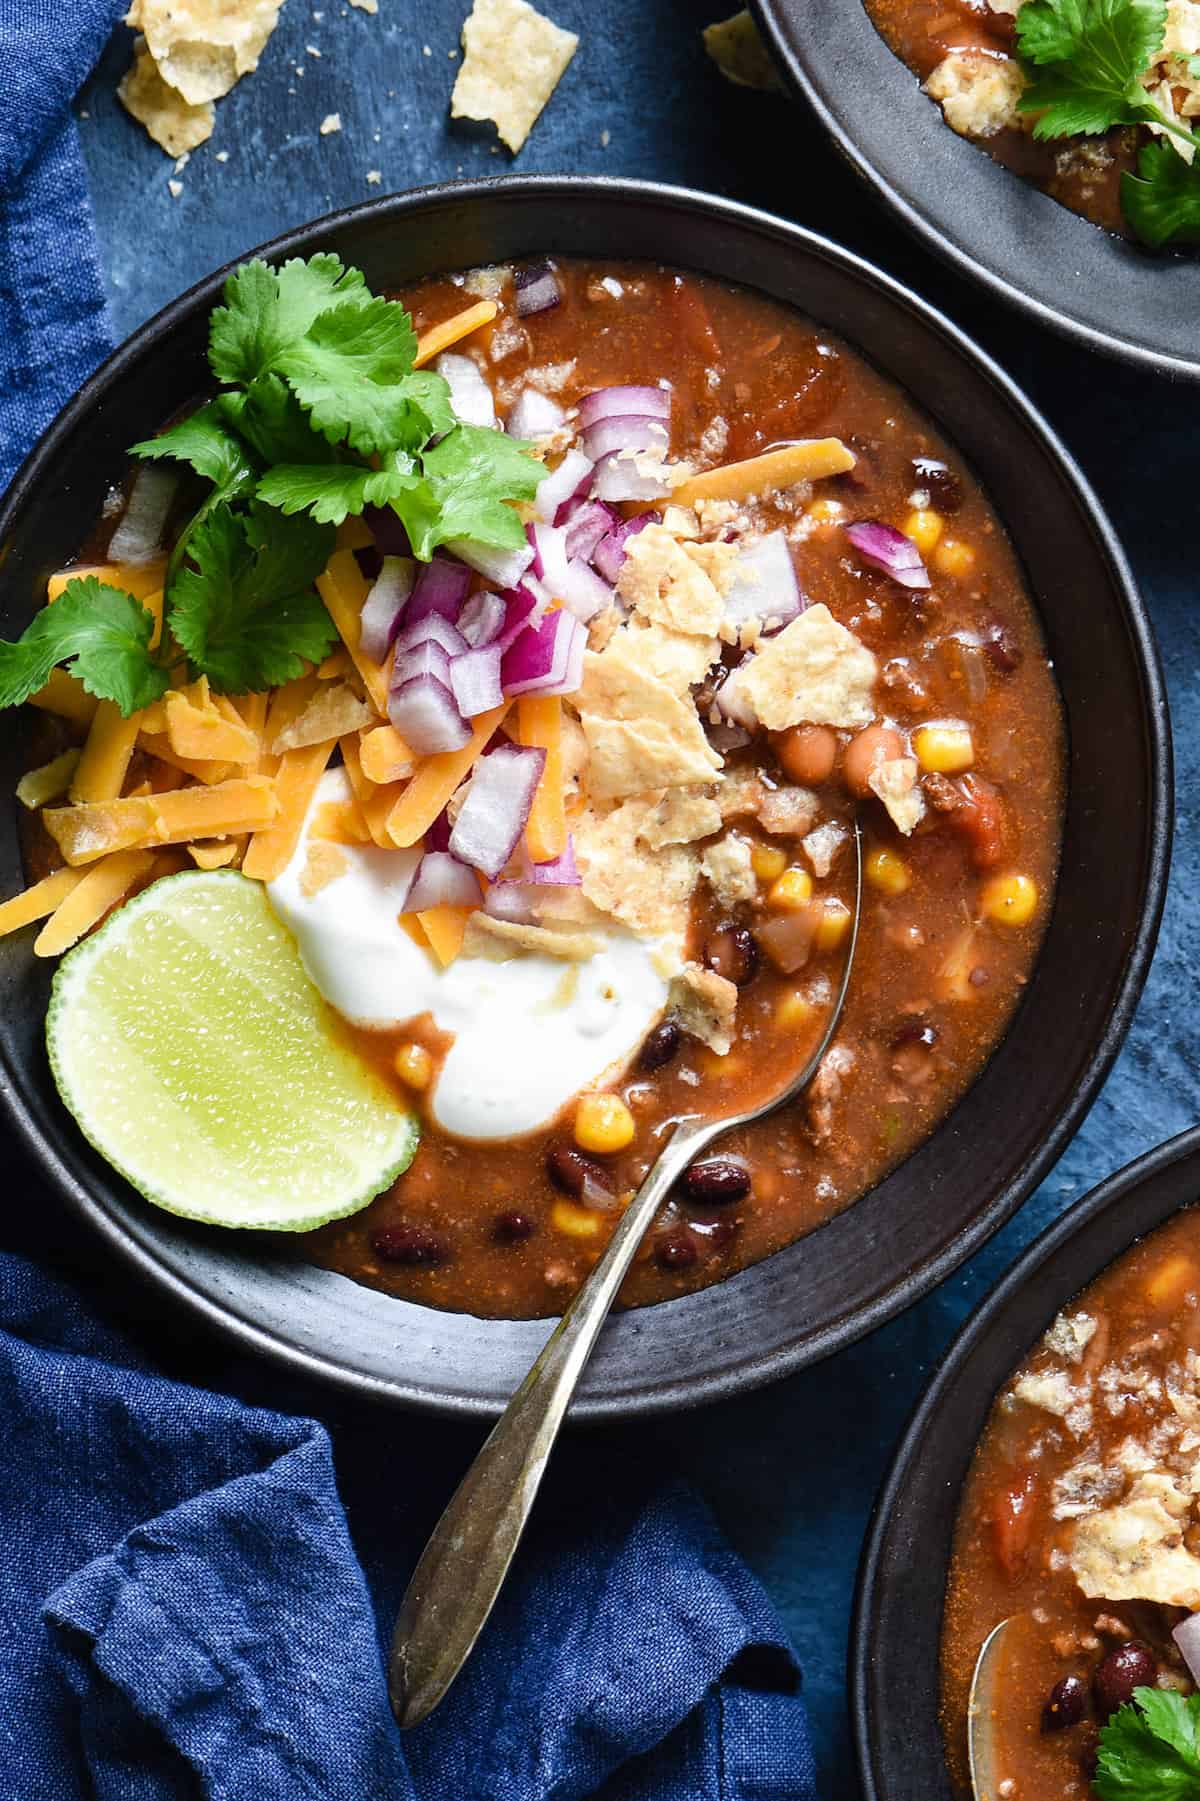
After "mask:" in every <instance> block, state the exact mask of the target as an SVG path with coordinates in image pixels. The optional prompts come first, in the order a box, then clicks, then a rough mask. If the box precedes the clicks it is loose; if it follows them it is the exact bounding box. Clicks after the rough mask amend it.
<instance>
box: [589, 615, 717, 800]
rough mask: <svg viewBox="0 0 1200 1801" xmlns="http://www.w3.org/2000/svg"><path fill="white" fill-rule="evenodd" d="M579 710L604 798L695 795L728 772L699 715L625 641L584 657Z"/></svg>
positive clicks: (597, 790) (596, 790)
mask: <svg viewBox="0 0 1200 1801" xmlns="http://www.w3.org/2000/svg"><path fill="white" fill-rule="evenodd" d="M578 704H579V719H580V724H581V725H582V726H583V731H584V736H585V737H586V739H587V743H588V750H589V753H590V756H591V762H590V766H589V771H588V781H589V786H590V788H591V791H592V793H593V794H594V795H596V796H597V798H600V799H615V798H617V797H619V796H622V795H628V794H644V793H646V792H648V791H649V790H651V789H655V788H692V787H695V786H696V785H697V784H699V783H705V782H711V781H712V779H713V776H714V775H715V774H716V772H717V770H719V769H720V768H721V767H722V763H721V758H720V757H719V756H718V755H717V753H716V751H714V750H713V748H712V746H711V745H710V744H709V742H708V739H707V738H706V737H705V735H704V728H703V727H702V726H701V724H700V720H699V717H698V716H697V713H696V709H695V707H694V706H692V704H691V702H690V701H688V700H685V699H684V698H683V697H682V696H681V695H679V694H677V693H673V692H672V690H671V689H670V688H669V687H668V686H667V684H666V683H665V682H663V681H660V680H659V679H658V677H657V676H656V675H652V674H651V673H650V672H649V671H648V670H647V669H645V668H643V667H640V666H639V664H638V662H637V660H636V653H633V652H631V649H630V643H629V641H628V640H625V641H622V634H621V633H618V634H617V636H616V637H614V639H613V640H612V643H611V644H610V645H609V647H608V649H607V650H605V651H603V652H601V653H600V654H599V655H597V653H596V652H595V651H587V652H586V653H585V655H584V676H583V687H582V688H581V690H580V694H579V703H578Z"/></svg>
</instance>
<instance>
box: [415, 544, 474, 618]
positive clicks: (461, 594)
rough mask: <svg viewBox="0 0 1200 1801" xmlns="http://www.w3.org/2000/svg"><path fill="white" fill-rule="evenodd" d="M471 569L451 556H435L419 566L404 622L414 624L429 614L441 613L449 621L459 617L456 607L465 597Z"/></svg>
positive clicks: (459, 605) (469, 583) (457, 607)
mask: <svg viewBox="0 0 1200 1801" xmlns="http://www.w3.org/2000/svg"><path fill="white" fill-rule="evenodd" d="M470 586H471V572H470V570H469V569H467V568H464V566H463V564H462V563H456V562H453V561H452V560H451V558H450V557H443V556H436V557H434V558H433V560H432V561H431V562H428V563H424V564H422V566H421V571H420V574H419V575H418V576H417V585H416V587H415V588H414V589H413V591H412V598H411V599H410V601H409V603H408V611H407V613H406V615H405V623H406V624H411V625H415V624H416V622H417V621H418V620H419V619H424V618H426V617H427V616H428V615H429V614H430V613H440V614H441V616H442V618H443V619H449V620H450V621H451V623H453V621H454V620H456V619H457V618H458V613H459V608H460V607H461V606H462V603H463V601H464V600H465V599H466V598H467V589H468V588H469V587H470Z"/></svg>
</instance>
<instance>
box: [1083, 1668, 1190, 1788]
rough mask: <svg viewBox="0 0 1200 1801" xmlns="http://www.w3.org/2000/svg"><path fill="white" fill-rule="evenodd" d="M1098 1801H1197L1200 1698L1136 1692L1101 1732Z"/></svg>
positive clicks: (1155, 1691)
mask: <svg viewBox="0 0 1200 1801" xmlns="http://www.w3.org/2000/svg"><path fill="white" fill-rule="evenodd" d="M1092 1787H1093V1788H1094V1789H1095V1791H1096V1793H1097V1794H1098V1795H1099V1796H1100V1801H1200V1695H1189V1696H1188V1697H1187V1699H1186V1700H1185V1699H1184V1697H1183V1696H1182V1695H1177V1694H1175V1693H1173V1692H1172V1691H1171V1690H1169V1689H1158V1688H1135V1689H1134V1691H1133V1704H1130V1705H1126V1706H1125V1707H1120V1708H1118V1709H1117V1711H1116V1713H1115V1714H1113V1715H1112V1717H1111V1719H1110V1720H1109V1722H1108V1724H1107V1725H1106V1726H1104V1727H1102V1729H1101V1732H1100V1756H1099V1762H1098V1764H1097V1767H1096V1774H1095V1776H1094V1777H1093V1778H1092Z"/></svg>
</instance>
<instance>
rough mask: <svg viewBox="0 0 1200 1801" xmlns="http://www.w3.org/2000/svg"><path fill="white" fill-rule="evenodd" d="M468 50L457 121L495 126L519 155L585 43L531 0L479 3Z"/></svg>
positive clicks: (466, 34)
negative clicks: (580, 42)
mask: <svg viewBox="0 0 1200 1801" xmlns="http://www.w3.org/2000/svg"><path fill="white" fill-rule="evenodd" d="M462 47H463V52H464V55H463V64H462V67H461V68H460V70H459V72H458V77H457V79H456V81H455V83H454V92H453V94H452V95H451V97H450V112H451V116H452V117H453V118H456V119H477V120H480V121H483V120H490V121H491V122H492V123H493V124H494V125H495V126H496V129H497V130H498V132H499V133H500V137H501V140H502V141H503V142H504V143H505V144H506V145H507V146H508V148H509V149H510V150H511V151H512V152H513V154H514V155H515V154H516V152H517V151H518V150H520V148H521V146H522V145H523V144H524V142H525V140H526V138H527V137H528V136H529V133H530V131H531V130H532V129H533V126H534V124H535V123H536V121H537V118H538V115H539V114H540V113H541V111H542V108H543V107H544V106H545V105H546V102H547V101H548V100H549V98H550V96H551V94H553V92H554V90H555V88H556V87H557V86H558V84H559V82H560V80H561V79H562V77H563V75H564V73H565V71H566V69H567V65H568V64H569V63H570V61H571V58H572V57H573V56H574V54H575V52H576V50H577V49H578V47H579V39H578V37H577V36H576V34H575V33H574V32H573V31H564V30H563V29H562V28H561V27H560V26H558V25H555V24H554V23H553V21H552V20H550V19H547V18H545V17H544V16H543V15H542V14H541V13H539V12H537V11H536V10H535V8H534V7H532V6H530V5H528V3H527V0H475V5H474V7H473V9H472V11H471V13H470V14H469V16H468V17H467V19H466V20H465V21H464V23H463V28H462ZM426 54H428V52H426Z"/></svg>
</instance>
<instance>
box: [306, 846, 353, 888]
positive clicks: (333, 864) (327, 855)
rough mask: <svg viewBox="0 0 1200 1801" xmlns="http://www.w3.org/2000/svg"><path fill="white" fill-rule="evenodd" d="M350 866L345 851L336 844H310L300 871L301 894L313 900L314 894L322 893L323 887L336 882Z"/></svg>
mask: <svg viewBox="0 0 1200 1801" xmlns="http://www.w3.org/2000/svg"><path fill="white" fill-rule="evenodd" d="M349 867H350V865H349V863H348V862H347V860H346V857H345V855H344V853H343V852H342V851H340V850H339V849H338V847H337V845H336V844H329V843H327V842H321V843H317V844H310V845H309V847H308V856H307V857H306V859H305V863H304V868H303V869H302V870H301V871H300V892H301V894H303V895H304V896H305V898H306V899H308V900H311V899H312V897H313V895H314V894H320V892H321V890H322V888H328V886H329V884H330V882H336V881H337V879H338V877H339V876H343V875H345V873H346V871H347V870H348V869H349Z"/></svg>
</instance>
